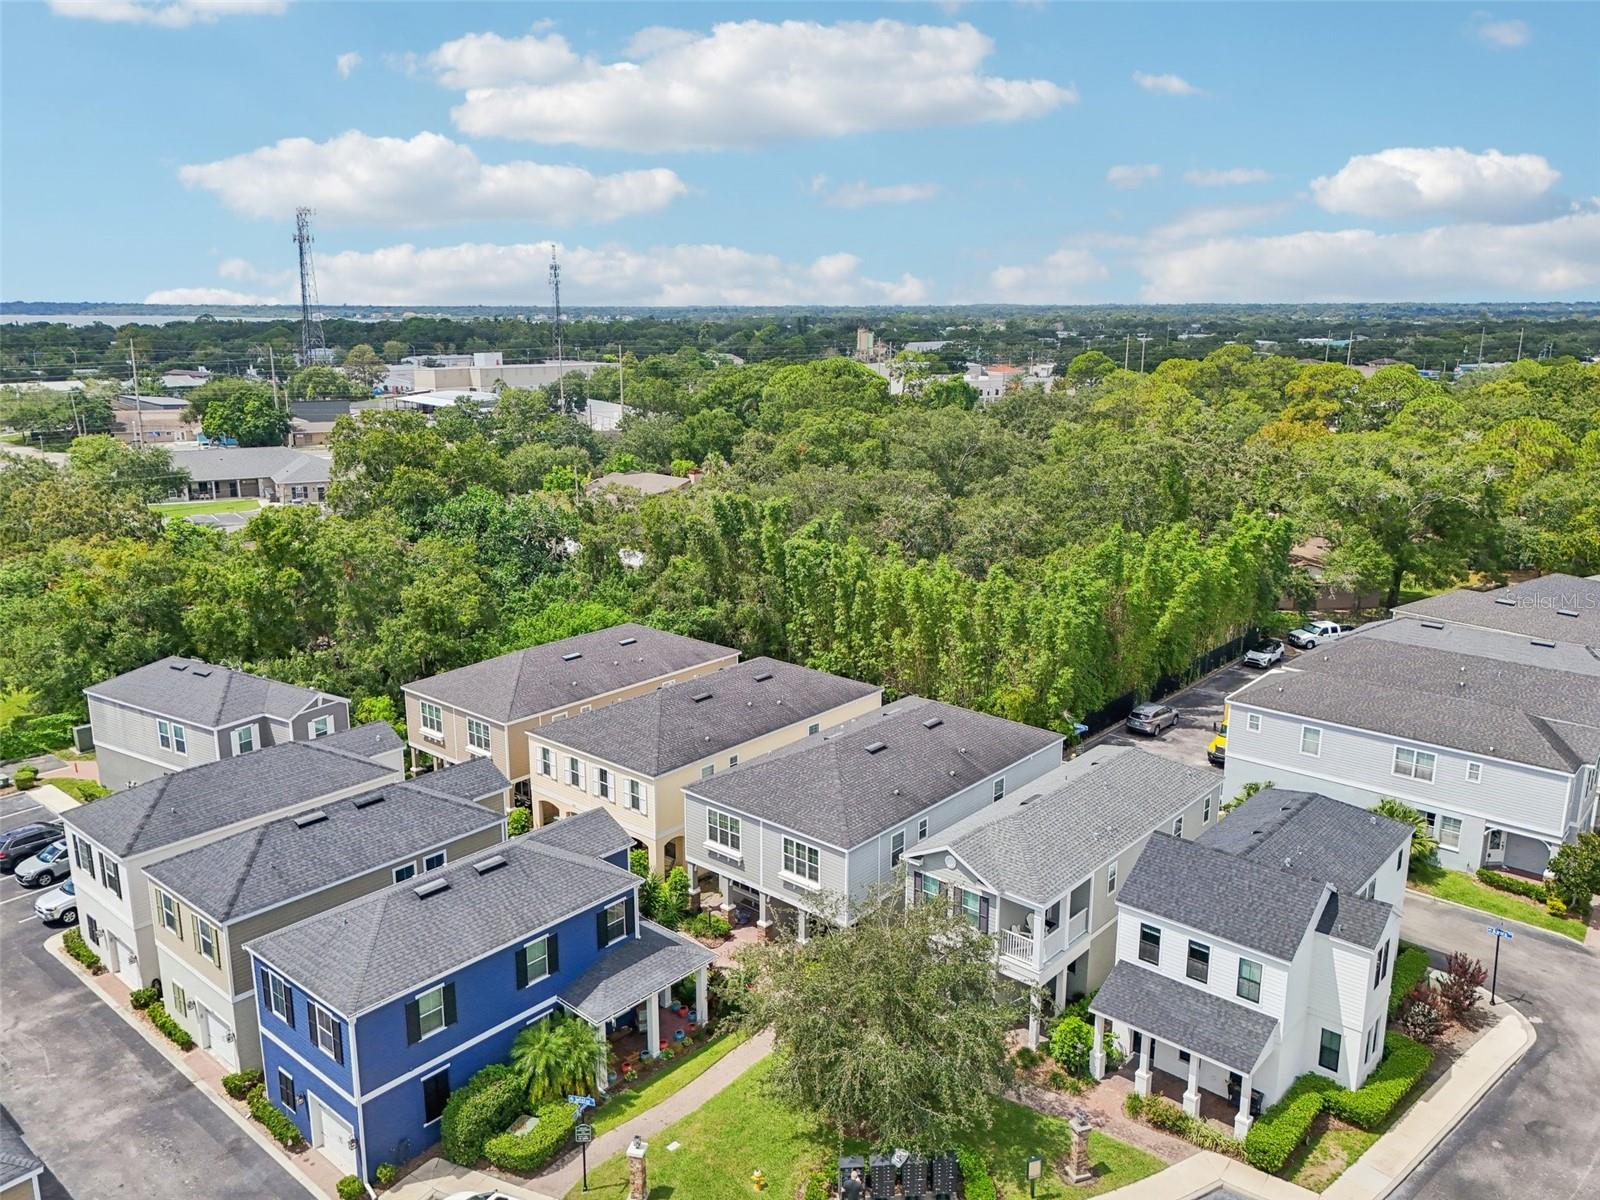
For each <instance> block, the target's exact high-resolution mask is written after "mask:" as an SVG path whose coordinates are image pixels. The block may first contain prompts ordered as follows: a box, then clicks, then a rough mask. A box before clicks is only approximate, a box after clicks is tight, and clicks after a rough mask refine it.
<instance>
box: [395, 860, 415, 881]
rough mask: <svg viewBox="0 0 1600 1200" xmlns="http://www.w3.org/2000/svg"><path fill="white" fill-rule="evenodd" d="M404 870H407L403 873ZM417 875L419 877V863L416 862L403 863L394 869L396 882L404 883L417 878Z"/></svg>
mask: <svg viewBox="0 0 1600 1200" xmlns="http://www.w3.org/2000/svg"><path fill="white" fill-rule="evenodd" d="M402 871H403V872H405V873H404V874H401V872H402ZM416 877H417V864H416V863H401V864H400V865H399V866H398V867H396V868H395V869H394V881H395V882H396V883H404V882H405V881H406V880H408V879H415V878H416Z"/></svg>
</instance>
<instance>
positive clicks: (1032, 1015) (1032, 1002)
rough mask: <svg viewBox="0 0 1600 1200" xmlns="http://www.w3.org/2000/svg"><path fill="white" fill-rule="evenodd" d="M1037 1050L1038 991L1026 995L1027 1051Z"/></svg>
mask: <svg viewBox="0 0 1600 1200" xmlns="http://www.w3.org/2000/svg"><path fill="white" fill-rule="evenodd" d="M1038 1048H1039V992H1038V989H1037V988H1036V989H1034V990H1033V991H1031V992H1029V993H1028V1049H1029V1050H1037V1049H1038Z"/></svg>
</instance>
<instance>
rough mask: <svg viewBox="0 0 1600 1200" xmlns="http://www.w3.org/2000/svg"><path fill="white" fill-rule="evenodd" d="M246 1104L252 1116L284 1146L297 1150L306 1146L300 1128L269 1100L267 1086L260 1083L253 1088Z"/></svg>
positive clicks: (246, 1098) (246, 1099)
mask: <svg viewBox="0 0 1600 1200" xmlns="http://www.w3.org/2000/svg"><path fill="white" fill-rule="evenodd" d="M245 1103H246V1104H248V1105H249V1106H250V1115H251V1116H252V1117H254V1118H255V1119H256V1120H258V1121H260V1122H261V1123H262V1124H263V1125H265V1126H266V1127H267V1132H268V1133H270V1134H271V1135H272V1136H273V1137H275V1138H277V1139H278V1141H279V1142H281V1143H282V1144H283V1145H285V1146H287V1147H288V1148H289V1149H291V1150H297V1149H299V1148H300V1146H302V1145H303V1144H304V1142H305V1139H304V1138H302V1137H301V1136H300V1129H299V1127H298V1126H296V1125H295V1123H294V1122H293V1121H291V1120H290V1119H289V1118H288V1117H287V1116H285V1115H284V1112H283V1110H282V1109H281V1108H279V1107H278V1106H277V1105H276V1104H274V1103H273V1102H272V1101H271V1100H269V1099H267V1088H266V1085H265V1084H261V1083H258V1084H256V1086H255V1087H253V1088H251V1089H250V1094H249V1095H247V1096H246V1097H245Z"/></svg>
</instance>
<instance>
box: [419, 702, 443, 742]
mask: <svg viewBox="0 0 1600 1200" xmlns="http://www.w3.org/2000/svg"><path fill="white" fill-rule="evenodd" d="M418 707H419V708H420V709H421V711H422V732H423V733H431V734H434V735H435V736H437V737H443V736H444V709H442V708H440V707H439V706H438V705H437V704H432V703H429V702H428V701H427V700H424V701H422V702H421V704H420V705H419V706H418Z"/></svg>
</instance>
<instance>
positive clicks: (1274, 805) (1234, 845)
mask: <svg viewBox="0 0 1600 1200" xmlns="http://www.w3.org/2000/svg"><path fill="white" fill-rule="evenodd" d="M1411 834H1412V829H1411V827H1410V826H1409V825H1407V824H1406V823H1405V822H1404V821H1396V820H1394V819H1393V818H1392V817H1382V816H1379V815H1378V814H1377V813H1373V812H1368V811H1367V810H1366V809H1364V808H1359V807H1357V806H1356V805H1354V804H1345V803H1343V802H1342V801H1339V800H1334V799H1332V798H1331V797H1328V796H1324V795H1321V794H1320V793H1318V792H1296V791H1289V790H1287V789H1285V788H1263V789H1262V790H1261V791H1259V792H1257V793H1256V794H1255V795H1254V796H1251V797H1250V798H1249V799H1248V800H1246V801H1245V802H1244V803H1243V804H1241V805H1240V806H1239V807H1238V808H1236V809H1234V810H1233V812H1231V813H1229V814H1228V816H1227V818H1226V819H1225V820H1222V821H1218V822H1217V823H1216V824H1214V825H1213V826H1212V827H1211V828H1210V829H1207V830H1206V831H1205V832H1204V833H1202V834H1201V835H1200V836H1199V838H1197V839H1196V840H1197V841H1198V842H1199V843H1200V844H1201V845H1202V846H1209V847H1211V848H1212V849H1213V850H1225V851H1227V852H1228V853H1229V854H1235V855H1238V856H1239V857H1241V858H1247V859H1251V860H1253V861H1255V862H1263V863H1267V864H1269V865H1272V866H1285V867H1287V868H1288V869H1290V870H1293V871H1299V872H1300V873H1301V874H1304V875H1310V876H1312V877H1314V878H1316V879H1322V880H1326V881H1327V882H1328V883H1330V884H1332V885H1333V886H1334V887H1335V888H1336V889H1338V890H1339V891H1340V892H1344V893H1347V894H1349V895H1352V896H1353V895H1355V894H1356V893H1357V892H1359V891H1360V890H1361V889H1362V888H1363V887H1365V886H1366V884H1367V880H1369V879H1371V878H1372V876H1373V875H1374V874H1376V873H1377V871H1378V870H1379V869H1380V868H1381V867H1383V866H1384V865H1385V864H1389V863H1390V862H1391V860H1392V859H1393V858H1394V856H1395V852H1396V851H1398V850H1399V849H1400V848H1401V847H1402V846H1404V845H1406V844H1407V843H1408V842H1410V840H1411Z"/></svg>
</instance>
